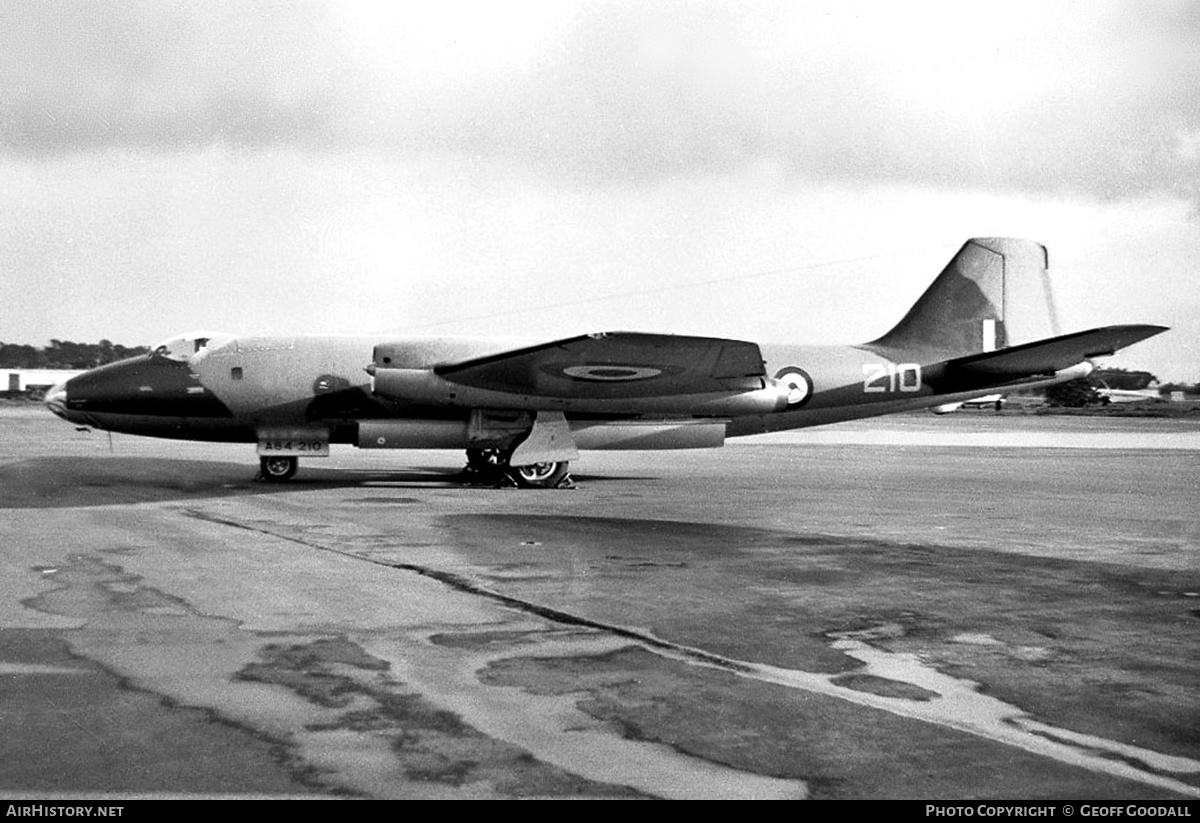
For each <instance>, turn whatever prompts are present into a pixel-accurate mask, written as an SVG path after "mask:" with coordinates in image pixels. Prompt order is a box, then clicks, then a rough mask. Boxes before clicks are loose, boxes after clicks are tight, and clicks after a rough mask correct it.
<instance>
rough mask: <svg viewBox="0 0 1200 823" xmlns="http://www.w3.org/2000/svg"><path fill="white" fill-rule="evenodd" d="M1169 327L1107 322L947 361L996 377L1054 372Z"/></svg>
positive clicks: (955, 368)
mask: <svg viewBox="0 0 1200 823" xmlns="http://www.w3.org/2000/svg"><path fill="white" fill-rule="evenodd" d="M1166 330H1167V327H1166V326H1146V325H1138V326H1132V325H1130V326H1104V327H1103V328H1099V329H1091V330H1089V331H1081V332H1074V333H1073V334H1064V335H1062V336H1061V337H1050V338H1047V339H1045V340H1037V341H1034V342H1032V343H1025V344H1023V345H1020V346H1012V347H1010V348H1007V349H1001V350H999V351H992V352H984V353H982V354H972V355H968V356H966V357H959V358H955V359H954V360H949V361H947V362H946V369H947V371H948V372H950V373H953V374H963V373H966V374H972V375H979V376H987V377H997V378H1015V377H1025V376H1029V375H1038V374H1053V373H1054V372H1056V371H1059V370H1061V369H1065V368H1068V367H1069V366H1073V365H1075V364H1076V363H1081V362H1083V361H1085V360H1088V359H1090V358H1092V357H1103V356H1105V355H1109V354H1113V353H1114V352H1116V351H1117V350H1118V349H1123V348H1125V347H1126V346H1131V345H1133V344H1134V343H1137V342H1139V341H1141V340H1145V339H1146V338H1148V337H1153V336H1154V335H1156V334H1161V333H1162V332H1165V331H1166Z"/></svg>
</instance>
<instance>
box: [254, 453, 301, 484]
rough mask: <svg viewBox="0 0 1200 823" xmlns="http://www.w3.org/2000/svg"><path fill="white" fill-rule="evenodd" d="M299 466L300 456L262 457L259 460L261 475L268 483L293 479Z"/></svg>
mask: <svg viewBox="0 0 1200 823" xmlns="http://www.w3.org/2000/svg"><path fill="white" fill-rule="evenodd" d="M299 467H300V458H299V457H278V456H273V457H262V458H259V461H258V471H259V476H260V477H262V479H263V480H266V481H267V482H268V483H283V482H284V481H287V480H291V479H292V475H294V474H295V473H296V469H298V468H299Z"/></svg>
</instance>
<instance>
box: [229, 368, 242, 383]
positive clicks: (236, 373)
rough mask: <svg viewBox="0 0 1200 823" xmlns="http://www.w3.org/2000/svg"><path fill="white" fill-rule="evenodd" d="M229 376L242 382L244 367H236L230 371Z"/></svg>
mask: <svg viewBox="0 0 1200 823" xmlns="http://www.w3.org/2000/svg"><path fill="white" fill-rule="evenodd" d="M229 376H230V378H232V379H233V380H241V379H242V367H241V366H234V367H233V368H232V369H230V370H229Z"/></svg>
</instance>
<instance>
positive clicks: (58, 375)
mask: <svg viewBox="0 0 1200 823" xmlns="http://www.w3.org/2000/svg"><path fill="white" fill-rule="evenodd" d="M82 373H83V370H82V369H0V393H4V394H9V395H12V394H26V395H31V396H33V397H41V396H42V395H44V394H45V393H46V392H47V391H48V390H49V389H50V387H51V386H56V385H58V384H59V383H61V382H63V381H64V380H69V379H71V378H72V377H74V376H75V375H77V374H82Z"/></svg>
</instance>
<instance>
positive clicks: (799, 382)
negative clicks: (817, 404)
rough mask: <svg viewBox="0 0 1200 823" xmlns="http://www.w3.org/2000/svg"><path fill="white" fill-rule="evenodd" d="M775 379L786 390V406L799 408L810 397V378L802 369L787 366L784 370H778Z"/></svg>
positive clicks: (811, 387) (811, 391)
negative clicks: (785, 387)
mask: <svg viewBox="0 0 1200 823" xmlns="http://www.w3.org/2000/svg"><path fill="white" fill-rule="evenodd" d="M775 379H776V380H778V381H779V382H780V383H782V384H783V385H785V386H787V388H788V395H787V404H788V406H801V405H803V404H805V403H807V402H808V399H809V398H810V397H812V393H813V384H812V378H811V377H809V376H808V372H806V371H805V370H804V369H800V368H796V367H795V366H788V367H787V368H786V369H780V370H779V372H778V374H776V375H775Z"/></svg>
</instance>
